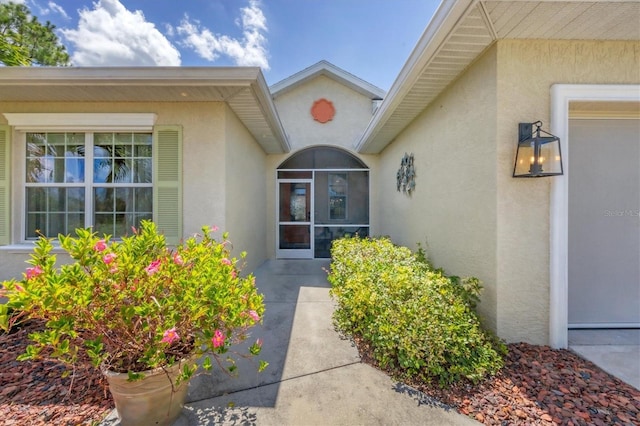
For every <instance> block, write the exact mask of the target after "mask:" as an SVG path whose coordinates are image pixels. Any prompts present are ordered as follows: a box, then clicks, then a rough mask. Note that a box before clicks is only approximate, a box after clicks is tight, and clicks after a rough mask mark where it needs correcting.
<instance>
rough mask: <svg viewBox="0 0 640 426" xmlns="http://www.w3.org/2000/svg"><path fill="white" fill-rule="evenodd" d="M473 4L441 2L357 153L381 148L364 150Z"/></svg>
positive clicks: (461, 0) (453, 0)
mask: <svg viewBox="0 0 640 426" xmlns="http://www.w3.org/2000/svg"><path fill="white" fill-rule="evenodd" d="M476 4H477V0H443V1H442V3H440V6H438V9H437V10H436V12H435V14H434V15H433V18H432V19H431V21H430V22H429V24H428V25H427V28H426V29H425V30H424V32H423V33H422V36H421V37H420V40H418V43H417V44H416V47H415V48H414V49H413V51H412V52H411V55H410V56H409V59H408V60H407V62H406V63H405V64H404V66H403V67H402V70H400V73H399V74H398V77H397V78H396V80H395V81H394V82H393V84H392V85H391V89H389V93H388V94H387V97H386V98H385V99H384V101H383V102H382V104H381V105H380V107H379V108H378V110H377V111H376V114H375V115H374V116H373V118H372V119H371V122H370V123H369V125H368V126H367V128H366V129H365V131H364V133H363V135H362V136H361V138H360V140H359V141H358V143H357V144H356V151H357V152H367V153H378V152H380V151H382V149H384V146H382V147H375V149H374V150H373V151H368V150H367V148H369V146H368V145H370V144H371V142H372V140H373V138H374V137H375V136H376V135H377V134H378V132H379V131H380V130H381V129H382V127H384V125H385V123H386V122H387V121H388V120H389V118H390V117H391V115H392V114H393V112H394V111H395V110H396V108H398V106H399V105H400V104H401V103H402V100H403V99H404V97H405V96H406V95H407V93H408V92H409V91H410V90H411V88H412V87H413V85H414V84H415V82H416V80H417V79H418V78H419V77H420V75H421V74H422V72H423V70H424V68H425V67H426V66H427V65H428V64H429V62H430V61H431V59H432V58H433V56H434V55H435V54H436V53H437V52H438V48H439V47H440V45H441V44H442V42H443V41H444V40H446V39H447V38H448V37H449V35H450V33H451V32H452V31H453V30H454V29H455V27H456V24H457V23H458V22H459V21H460V19H462V18H463V17H464V16H465V15H466V13H467V11H468V10H469V9H470V7H472V6H475V5H476ZM385 146H386V145H385Z"/></svg>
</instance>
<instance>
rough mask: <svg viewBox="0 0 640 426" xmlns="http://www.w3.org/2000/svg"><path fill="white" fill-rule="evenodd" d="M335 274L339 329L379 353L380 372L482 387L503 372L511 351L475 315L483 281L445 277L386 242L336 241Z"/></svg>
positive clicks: (419, 258) (421, 259) (421, 257)
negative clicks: (394, 371)
mask: <svg viewBox="0 0 640 426" xmlns="http://www.w3.org/2000/svg"><path fill="white" fill-rule="evenodd" d="M331 255H332V259H333V260H332V263H331V272H330V274H329V282H330V283H331V286H332V288H331V295H332V297H333V298H334V299H335V300H336V301H337V302H338V306H337V308H336V310H335V312H334V323H335V325H336V327H337V328H338V330H339V331H341V332H342V333H344V334H345V335H348V336H359V337H360V338H362V339H364V340H365V341H367V342H368V343H369V344H370V345H371V347H372V348H373V354H374V357H375V359H376V361H377V362H378V363H379V364H380V366H381V367H382V368H387V367H391V368H394V369H397V370H399V371H401V372H402V373H403V374H404V375H406V376H407V377H414V378H419V379H421V380H427V381H431V380H437V381H438V382H439V383H440V385H445V384H448V383H452V382H455V381H457V380H460V379H461V378H467V379H469V380H472V381H478V380H480V379H481V378H483V377H485V376H487V375H492V374H495V373H496V372H497V370H499V369H500V368H501V367H502V358H501V354H503V353H505V351H506V348H505V346H504V345H503V344H502V343H500V342H499V341H498V340H497V339H495V338H494V337H493V336H492V335H491V333H489V332H487V331H485V330H483V329H482V327H481V325H480V321H479V319H478V317H477V315H476V314H475V312H474V311H473V306H474V305H475V302H476V301H477V297H478V295H479V291H480V288H481V286H480V282H479V280H477V279H475V278H474V279H460V278H458V277H447V276H445V275H444V274H443V272H442V271H441V270H436V269H433V267H432V266H431V265H430V264H429V263H428V262H426V261H425V260H426V256H424V252H422V254H420V252H419V253H418V255H414V254H413V253H412V252H411V251H410V250H409V249H408V248H406V247H398V246H395V245H394V244H393V243H391V241H390V240H389V239H387V238H379V239H360V238H347V239H341V240H337V241H334V242H333V247H332V250H331Z"/></svg>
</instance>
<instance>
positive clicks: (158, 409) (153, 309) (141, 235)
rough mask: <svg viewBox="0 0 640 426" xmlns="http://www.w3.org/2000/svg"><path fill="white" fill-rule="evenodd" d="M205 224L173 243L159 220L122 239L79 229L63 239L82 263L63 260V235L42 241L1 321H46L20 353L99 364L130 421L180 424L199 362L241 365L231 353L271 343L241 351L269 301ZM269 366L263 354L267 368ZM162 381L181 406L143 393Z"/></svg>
mask: <svg viewBox="0 0 640 426" xmlns="http://www.w3.org/2000/svg"><path fill="white" fill-rule="evenodd" d="M202 231H203V232H202V235H199V236H193V237H191V238H188V239H187V240H185V241H184V242H183V243H181V244H180V245H179V246H177V247H175V248H174V249H170V248H169V247H168V246H167V244H166V241H165V238H164V236H163V235H162V234H160V233H158V231H157V228H156V225H155V224H154V223H153V222H151V221H143V222H142V223H141V226H140V228H139V229H135V228H133V234H132V235H130V236H125V237H123V238H122V239H121V240H118V241H111V240H110V238H109V237H108V236H104V237H100V236H98V235H97V234H96V233H95V232H92V231H91V229H78V230H76V235H77V236H75V237H72V236H64V235H60V236H59V237H58V239H59V244H60V247H61V248H62V249H64V250H65V251H66V252H67V253H68V254H69V256H70V257H71V259H72V260H73V262H72V263H70V264H63V265H61V266H59V267H58V266H56V255H55V254H53V253H52V250H53V248H54V245H53V240H51V239H48V238H44V237H42V238H40V239H39V240H38V241H37V242H36V244H35V248H34V252H33V253H32V254H31V259H30V261H29V263H30V264H31V266H30V267H29V268H28V269H27V270H26V272H25V273H24V276H23V279H22V280H10V281H6V282H4V283H3V287H4V288H3V289H2V290H1V291H2V293H3V294H2V295H4V296H5V297H6V298H7V300H8V301H7V303H6V304H4V305H0V327H1V328H3V329H4V330H5V331H7V330H9V329H10V328H11V327H13V326H15V325H17V324H19V323H20V322H22V321H26V320H42V321H44V323H45V326H44V329H43V330H42V331H40V332H35V333H32V334H31V335H30V336H29V337H30V339H32V340H33V344H32V345H30V346H28V347H27V349H26V352H25V353H24V354H21V355H20V356H19V357H18V359H19V360H28V359H35V358H38V357H39V356H41V354H42V353H44V352H42V350H43V349H44V348H47V351H46V356H48V357H51V358H54V359H57V360H60V361H63V362H65V363H68V364H72V365H75V364H78V363H90V364H91V365H92V366H93V367H95V368H100V369H101V370H102V371H103V372H104V373H105V375H106V377H107V380H108V381H109V387H110V391H111V393H112V394H113V396H114V402H115V404H116V409H117V411H118V415H119V416H120V418H121V421H122V422H123V424H134V423H136V422H142V423H146V424H150V423H153V424H156V422H158V423H165V424H170V423H171V422H173V420H174V419H175V418H177V416H178V415H179V413H180V409H181V406H182V403H183V401H184V397H185V395H186V389H187V386H186V381H187V380H188V379H189V378H190V377H192V376H193V374H195V373H196V371H197V370H198V368H200V367H202V368H203V369H204V370H210V369H211V368H212V366H213V365H214V363H213V362H212V360H213V361H214V362H215V363H216V364H217V365H219V366H220V367H222V368H224V369H226V370H228V371H229V372H234V371H235V368H236V367H235V359H234V357H233V356H231V355H233V354H237V355H239V356H248V357H250V356H255V355H258V354H259V353H260V349H261V345H262V342H261V341H260V340H257V341H255V342H254V343H252V344H249V345H244V347H245V348H246V350H245V352H238V351H235V350H234V351H231V349H233V347H234V346H235V345H237V344H239V343H241V342H243V341H245V340H246V339H247V338H248V333H247V331H248V330H249V329H250V328H251V327H253V326H254V325H256V324H257V323H259V322H260V321H261V318H262V315H263V313H264V303H263V298H262V295H261V294H259V293H258V292H257V290H256V287H255V279H254V277H253V276H252V275H248V276H245V277H243V276H241V275H240V266H239V265H238V260H237V259H235V258H232V257H231V255H230V250H231V245H230V242H229V240H228V235H227V234H226V233H225V234H223V236H222V241H220V242H218V241H216V239H214V237H213V236H212V234H213V233H215V232H216V231H217V229H216V228H215V227H214V228H209V227H203V228H202ZM245 255H246V254H245V253H242V256H241V258H244V256H245ZM266 365H267V363H266V362H264V361H260V363H259V366H258V370H259V371H262V370H263V369H264V368H265V367H266ZM154 382H160V387H161V389H160V390H158V391H153V392H151V393H154V392H155V393H157V394H159V395H161V396H162V395H163V397H164V398H167V397H168V398H170V402H171V403H169V401H161V402H159V404H160V405H149V403H148V402H144V403H142V402H141V401H137V400H136V399H137V397H136V395H139V396H141V395H143V394H144V395H147V394H149V392H150V390H149V389H148V388H149V387H150V386H151V387H155V385H154ZM122 392H124V394H119V393H122ZM141 407H146V408H144V409H143V410H142V412H140V408H141ZM167 407H169V408H167ZM152 415H153V416H155V415H157V416H158V418H157V419H156V418H155V417H154V418H151V417H150V416H152ZM130 416H131V417H133V418H130Z"/></svg>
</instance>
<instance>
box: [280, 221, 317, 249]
mask: <svg viewBox="0 0 640 426" xmlns="http://www.w3.org/2000/svg"><path fill="white" fill-rule="evenodd" d="M310 247H311V239H310V235H309V226H308V225H280V248H281V249H308V248H310Z"/></svg>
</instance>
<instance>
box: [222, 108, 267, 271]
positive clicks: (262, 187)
mask: <svg viewBox="0 0 640 426" xmlns="http://www.w3.org/2000/svg"><path fill="white" fill-rule="evenodd" d="M225 117H226V123H225V140H226V149H225V155H224V163H225V164H226V173H225V181H226V197H225V198H226V201H225V217H226V228H225V229H226V230H227V231H229V233H230V238H231V242H232V243H233V247H234V252H235V255H236V256H237V257H239V255H240V251H246V252H247V258H246V262H247V265H246V270H247V271H253V270H255V268H256V267H257V266H258V265H260V264H261V263H262V262H264V261H265V260H266V258H267V254H266V250H267V246H266V232H265V226H264V225H265V216H266V214H267V211H266V208H267V194H266V184H265V181H264V175H265V173H266V169H265V167H266V154H265V153H264V151H263V150H262V148H260V146H259V145H258V144H257V143H256V142H255V140H254V139H253V137H252V136H251V134H250V133H249V131H248V130H247V128H246V127H244V125H243V124H242V122H241V121H240V120H239V119H238V117H237V116H236V115H235V114H234V113H233V111H231V110H230V109H229V108H228V107H227V109H226V114H225ZM221 160H222V159H221ZM214 163H217V161H215V162H214Z"/></svg>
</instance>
